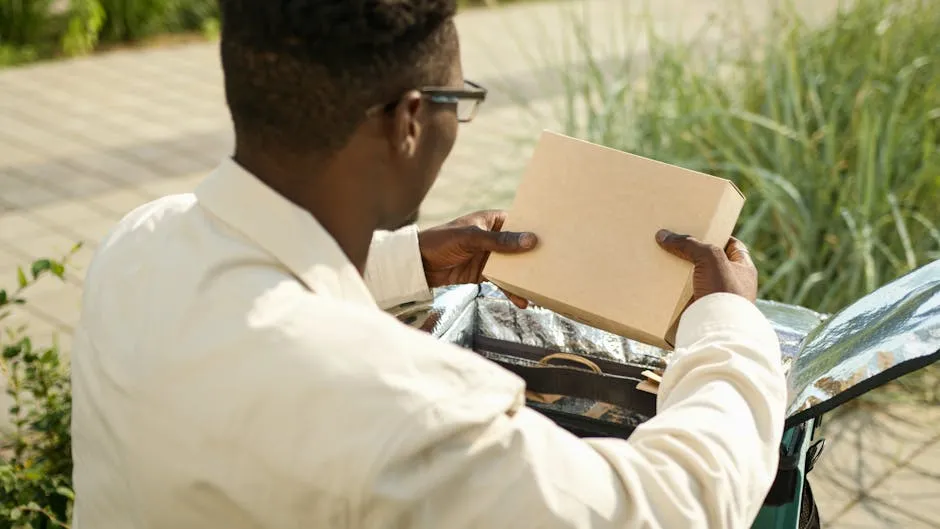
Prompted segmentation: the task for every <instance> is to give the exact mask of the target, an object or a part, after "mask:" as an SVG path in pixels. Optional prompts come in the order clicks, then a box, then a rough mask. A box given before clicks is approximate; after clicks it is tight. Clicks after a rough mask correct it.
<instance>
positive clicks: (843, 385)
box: [787, 261, 940, 425]
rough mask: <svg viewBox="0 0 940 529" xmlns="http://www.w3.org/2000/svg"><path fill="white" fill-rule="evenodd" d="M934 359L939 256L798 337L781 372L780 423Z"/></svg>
mask: <svg viewBox="0 0 940 529" xmlns="http://www.w3.org/2000/svg"><path fill="white" fill-rule="evenodd" d="M938 359H940V261H936V262H934V263H931V264H929V265H926V266H924V267H922V268H920V269H918V270H915V271H914V272H911V273H909V274H908V275H906V276H904V277H902V278H900V279H898V280H896V281H894V282H893V283H890V284H889V285H886V286H884V287H882V288H880V289H878V290H876V291H875V292H873V293H871V294H869V295H867V296H865V297H864V298H862V299H860V300H859V301H857V302H855V303H853V304H852V305H850V306H849V307H847V308H846V309H844V310H843V311H842V312H840V313H838V314H836V315H835V316H833V317H832V318H830V319H828V320H827V321H826V322H824V323H822V324H821V325H820V326H818V327H817V328H816V329H815V330H814V331H812V332H811V333H810V334H809V335H808V336H807V337H806V339H805V340H804V342H803V345H802V347H801V348H800V350H799V352H798V353H797V355H796V357H795V358H794V360H793V365H792V367H791V369H790V374H789V376H788V378H787V383H788V386H789V407H788V409H787V417H788V418H787V425H792V424H797V423H800V422H803V421H805V420H807V419H809V418H811V417H818V416H819V415H822V414H823V413H826V412H827V411H829V410H832V409H834V408H836V407H838V406H840V405H842V404H844V403H845V402H847V401H849V400H851V399H854V398H855V397H858V396H860V395H862V394H864V393H867V392H868V391H871V390H872V389H875V388H877V387H879V386H882V385H884V384H886V383H888V382H890V381H892V380H894V379H896V378H898V377H900V376H903V375H905V374H907V373H910V372H912V371H916V370H917V369H920V368H922V367H924V366H926V365H929V364H931V363H933V362H936V361H937V360H938Z"/></svg>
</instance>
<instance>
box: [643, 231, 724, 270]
mask: <svg viewBox="0 0 940 529" xmlns="http://www.w3.org/2000/svg"><path fill="white" fill-rule="evenodd" d="M656 242H658V243H659V245H660V246H661V247H662V248H663V249H664V250H666V251H667V252H669V253H671V254H672V255H675V256H676V257H678V258H680V259H684V260H686V261H689V262H693V263H694V262H695V261H698V260H701V259H703V258H705V257H707V256H710V255H711V254H713V253H714V248H713V247H712V246H711V245H708V244H705V243H703V242H700V241H698V240H697V239H695V238H693V237H689V236H688V235H678V234H676V233H673V232H671V231H669V230H659V232H657V233H656Z"/></svg>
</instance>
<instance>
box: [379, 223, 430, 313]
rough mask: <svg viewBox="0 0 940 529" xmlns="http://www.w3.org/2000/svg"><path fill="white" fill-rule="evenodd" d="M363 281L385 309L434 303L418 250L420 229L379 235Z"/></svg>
mask: <svg viewBox="0 0 940 529" xmlns="http://www.w3.org/2000/svg"><path fill="white" fill-rule="evenodd" d="M363 277H364V279H365V282H366V286H368V287H369V291H370V292H371V293H372V297H373V298H375V302H376V304H377V305H378V306H379V307H381V308H382V309H389V308H392V307H395V306H398V305H401V304H403V303H408V302H411V301H425V300H429V299H431V297H432V294H431V289H430V288H429V287H428V280H427V278H426V277H425V275H424V265H423V264H422V262H421V252H420V250H419V249H418V228H417V227H416V226H408V227H405V228H402V229H400V230H397V231H377V232H375V234H374V235H373V237H372V245H371V246H370V248H369V259H368V261H367V262H366V269H365V273H364V274H363Z"/></svg>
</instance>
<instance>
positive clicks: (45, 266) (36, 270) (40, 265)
mask: <svg viewBox="0 0 940 529" xmlns="http://www.w3.org/2000/svg"><path fill="white" fill-rule="evenodd" d="M51 269H52V261H50V260H49V259H40V260H38V261H36V262H34V263H33V270H32V271H33V279H38V278H39V275H40V274H42V273H43V272H45V271H47V270H51Z"/></svg>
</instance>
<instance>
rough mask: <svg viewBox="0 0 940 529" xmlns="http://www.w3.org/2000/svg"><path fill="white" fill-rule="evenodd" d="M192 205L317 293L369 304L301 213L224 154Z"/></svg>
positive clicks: (339, 256)
mask: <svg viewBox="0 0 940 529" xmlns="http://www.w3.org/2000/svg"><path fill="white" fill-rule="evenodd" d="M194 194H195V196H196V200H197V203H198V204H199V205H200V206H202V207H203V208H205V209H206V210H208V211H209V212H210V213H212V214H213V215H215V216H216V217H218V218H219V219H220V220H221V221H222V222H224V223H225V224H227V225H229V226H230V227H231V228H233V229H235V230H236V231H238V232H240V233H241V234H242V235H244V236H245V237H247V238H248V239H250V240H251V241H252V242H254V243H255V244H256V245H258V246H259V247H261V248H263V249H264V250H265V251H267V252H268V253H269V254H271V255H272V256H273V257H274V258H275V259H277V260H278V261H279V262H280V263H281V264H283V265H284V266H286V267H287V268H288V269H289V270H290V271H291V273H293V274H294V275H295V276H297V277H298V278H299V279H300V281H301V282H302V283H303V284H304V285H306V287H307V288H309V289H310V290H312V291H314V292H316V293H317V294H318V295H325V296H332V297H337V298H341V299H345V300H347V301H353V302H356V303H360V304H365V305H370V306H375V301H374V300H373V298H372V295H371V294H370V293H369V289H368V288H367V287H366V285H365V282H364V281H363V279H362V276H361V275H359V271H358V270H357V269H356V267H355V266H354V265H353V264H352V263H351V262H350V261H349V259H348V258H347V257H346V254H345V253H343V251H342V249H341V248H340V247H339V244H337V242H336V240H335V239H333V237H332V236H331V235H330V234H329V233H328V232H327V231H326V230H325V229H324V228H323V227H322V226H321V225H320V223H319V222H317V220H316V219H315V218H314V217H313V215H311V214H310V213H308V212H307V211H305V210H303V209H301V208H300V207H298V206H297V205H295V204H294V203H292V202H291V201H289V200H287V199H286V198H284V197H283V196H281V195H280V194H279V193H277V192H276V191H274V190H273V189H271V188H270V187H268V186H267V185H265V184H264V183H263V182H262V181H261V180H259V179H258V178H257V177H255V176H254V175H253V174H251V173H249V172H248V171H246V170H245V169H244V168H242V167H241V166H240V165H238V164H237V163H236V162H235V161H233V160H231V159H230V158H226V159H225V160H224V161H223V162H222V163H221V164H220V165H219V166H218V167H217V168H216V169H215V171H213V172H212V173H210V174H209V176H207V177H206V179H205V180H203V181H202V182H201V183H200V184H199V185H198V186H197V187H196V190H195V191H194Z"/></svg>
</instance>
